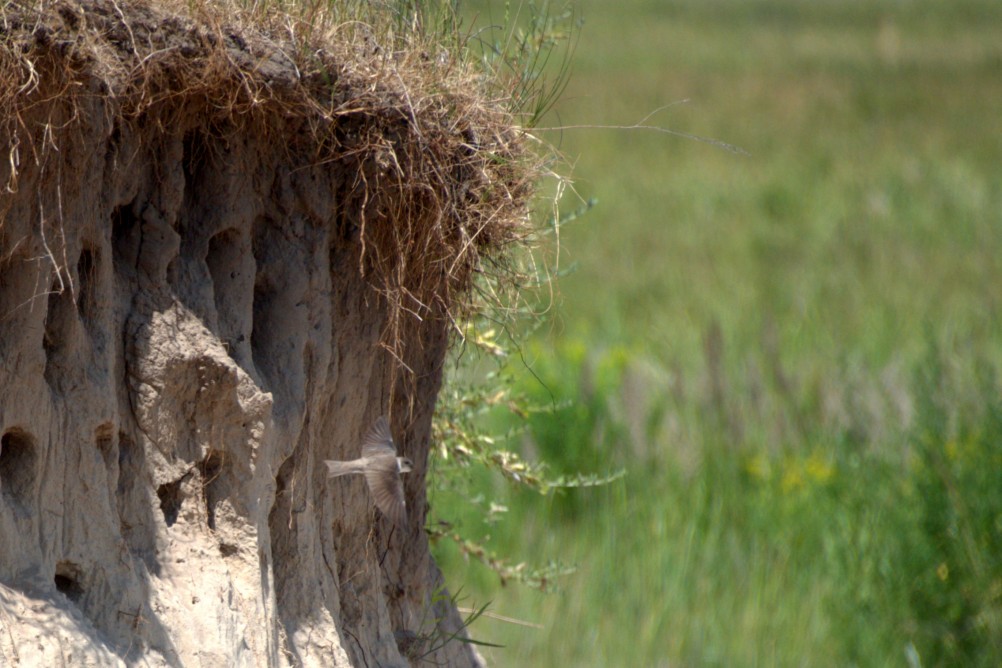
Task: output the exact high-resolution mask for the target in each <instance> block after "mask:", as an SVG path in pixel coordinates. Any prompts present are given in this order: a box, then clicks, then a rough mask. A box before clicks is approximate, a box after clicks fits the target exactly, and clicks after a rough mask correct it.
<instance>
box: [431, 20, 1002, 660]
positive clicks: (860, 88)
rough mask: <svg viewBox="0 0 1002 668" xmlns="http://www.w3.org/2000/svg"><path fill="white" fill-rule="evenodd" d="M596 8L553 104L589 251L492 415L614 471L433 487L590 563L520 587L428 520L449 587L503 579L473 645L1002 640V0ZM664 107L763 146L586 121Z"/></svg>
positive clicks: (740, 652) (491, 539) (670, 124)
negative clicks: (559, 486) (560, 482)
mask: <svg viewBox="0 0 1002 668" xmlns="http://www.w3.org/2000/svg"><path fill="white" fill-rule="evenodd" d="M493 7H494V10H493V11H494V13H495V18H498V15H499V14H500V13H501V11H503V10H499V8H498V4H497V3H495V4H494V5H493ZM514 8H515V5H512V9H513V10H514ZM575 8H576V12H577V14H578V15H579V16H582V17H583V19H584V26H583V28H582V29H581V31H580V39H579V42H578V46H577V50H576V52H575V54H574V57H573V61H572V63H573V72H572V77H571V80H570V84H569V86H568V87H567V89H566V91H565V92H564V94H563V96H562V97H561V100H560V102H559V103H558V104H557V105H556V107H555V108H554V109H553V110H552V111H551V112H550V113H549V114H548V115H547V116H546V117H545V118H544V119H543V120H542V122H541V123H540V125H542V126H544V127H557V126H561V127H564V128H565V129H563V130H544V129H540V130H537V131H536V134H537V135H539V136H540V137H543V138H545V139H546V140H547V141H549V142H550V143H551V144H553V145H554V146H556V147H557V148H558V149H559V150H560V152H561V153H562V154H563V156H564V157H565V158H566V160H567V162H568V164H569V165H570V167H569V168H568V169H564V172H567V171H570V172H571V175H572V177H573V180H574V191H575V192H574V193H569V194H568V195H567V196H565V198H564V200H563V207H564V209H565V210H570V209H574V208H576V207H578V206H580V204H581V201H582V200H584V199H587V198H592V197H593V198H596V199H597V200H598V205H597V206H596V207H595V208H594V209H592V210H591V211H589V212H588V213H587V214H586V215H584V216H582V217H580V218H579V219H577V220H575V221H573V222H570V223H567V224H566V225H564V226H563V227H562V228H561V230H560V237H559V249H560V251H559V269H560V270H561V271H563V270H567V269H573V271H570V272H569V273H567V274H566V275H564V276H563V277H562V278H560V279H559V280H558V281H557V283H556V285H555V290H556V292H555V299H554V300H553V303H552V305H549V303H548V301H547V293H546V292H545V291H544V293H543V294H542V296H541V297H540V299H541V300H542V301H541V303H544V304H546V305H549V306H550V310H549V312H548V314H547V315H546V317H545V319H544V320H543V324H542V327H540V328H539V329H537V330H536V331H535V332H534V333H533V334H532V335H531V336H530V337H529V339H528V340H527V341H525V342H523V344H522V346H521V350H520V351H519V353H520V354H513V355H512V356H511V359H510V360H509V363H508V365H507V367H506V368H505V370H504V373H503V376H504V377H505V378H507V379H509V382H510V383H512V384H513V388H514V391H515V392H516V393H521V394H524V395H526V396H528V397H530V398H531V400H532V401H534V402H536V403H537V404H540V405H542V406H548V407H549V408H550V410H548V411H544V412H538V413H533V414H532V415H530V416H529V417H528V418H527V419H523V418H521V417H518V416H515V415H513V414H511V413H504V412H503V411H495V414H494V415H493V416H491V417H490V419H489V422H491V424H492V425H493V427H494V428H495V429H496V430H498V431H501V432H503V431H505V430H507V429H509V428H511V427H514V426H516V425H521V426H526V425H527V431H525V432H524V433H523V434H522V435H520V436H519V437H518V438H516V439H515V440H514V442H512V443H510V444H509V446H510V447H512V448H515V449H518V450H519V451H520V452H521V453H522V454H523V455H524V456H526V457H527V458H530V459H534V460H541V461H545V462H547V463H548V465H549V466H550V467H551V470H552V471H553V472H554V473H574V472H584V473H599V474H607V473H610V472H613V471H616V470H619V469H623V470H624V471H625V476H623V477H622V478H620V479H618V480H616V481H615V482H612V483H610V484H608V485H606V486H602V487H596V488H588V489H576V490H567V491H564V492H562V493H561V492H553V493H550V494H547V495H540V494H537V493H534V492H531V491H522V490H517V489H513V488H512V487H511V486H510V485H508V484H506V483H504V482H503V481H501V480H500V479H497V478H495V477H492V476H491V475H487V474H485V473H483V472H476V471H471V472H470V473H469V475H470V480H471V485H472V488H471V490H467V491H465V492H463V493H459V492H455V491H454V492H450V491H449V490H440V491H438V492H437V493H435V494H434V495H433V497H432V506H433V513H434V516H435V517H439V518H449V519H450V520H451V521H452V522H454V524H455V525H456V526H457V527H458V529H459V530H460V531H461V532H462V533H463V535H465V536H467V537H471V538H475V539H477V540H479V541H481V542H482V543H483V544H484V545H485V546H487V547H488V548H489V549H490V550H493V551H494V552H496V553H497V554H499V555H502V556H505V557H507V558H509V559H510V560H511V561H512V562H513V563H518V562H522V561H524V562H526V566H525V568H526V569H527V570H531V569H532V568H536V567H542V566H545V565H547V564H550V563H555V564H556V563H559V564H567V565H574V566H576V570H575V571H574V572H573V573H570V574H567V575H563V576H558V577H554V578H553V579H552V580H549V581H547V583H546V584H547V586H546V589H547V591H546V592H539V591H537V590H535V589H532V588H529V587H526V586H524V585H522V584H519V583H518V582H514V581H509V582H507V584H505V585H504V586H502V584H501V583H500V579H499V577H498V576H497V575H496V574H495V573H494V572H492V571H491V570H490V569H487V568H485V567H484V566H483V565H481V564H480V563H479V562H478V561H477V560H475V559H472V560H471V559H468V558H466V557H464V556H463V555H462V554H461V552H460V550H459V549H458V548H457V546H456V544H455V543H453V542H452V541H449V540H440V541H438V542H437V543H436V544H435V550H436V556H437V558H438V559H439V561H440V563H441V565H442V567H443V570H444V572H445V574H446V577H447V580H448V582H449V585H450V588H451V589H452V590H453V591H456V590H461V594H460V597H461V599H462V600H461V605H464V606H467V607H479V605H482V604H484V603H487V602H490V607H489V608H488V610H489V612H490V613H492V614H493V615H494V616H493V617H488V616H482V617H480V618H479V619H478V620H477V621H476V622H475V623H474V624H473V626H472V629H471V634H472V636H473V637H474V638H476V639H477V640H483V641H487V642H491V643H497V644H501V645H504V647H503V648H486V649H484V650H483V653H484V655H485V656H486V657H487V658H488V660H489V661H490V662H491V663H492V664H494V665H498V666H572V665H573V666H669V665H670V666H714V665H716V666H756V665H758V666H912V667H915V666H998V665H1002V392H1000V381H999V377H998V372H999V370H1000V369H1002V322H1000V307H1002V303H1000V302H1002V2H998V1H997V0H939V1H935V2H933V1H929V0H910V1H909V0H867V1H863V0H840V1H835V0H774V1H771V2H770V1H765V0H705V1H699V0H663V1H660V2H655V1H653V0H626V1H623V2H603V1H599V0H580V1H579V2H577V3H576V4H575ZM480 16H481V21H480V22H481V23H483V18H484V14H483V13H482V10H481V14H480ZM666 105H667V108H665V109H663V110H661V111H659V112H658V113H656V114H654V115H653V116H652V117H651V118H649V119H647V121H645V123H646V124H651V125H658V126H662V127H666V128H670V129H671V130H673V131H676V132H679V133H685V134H689V135H698V136H700V137H705V138H710V139H713V140H719V141H720V142H726V143H727V144H731V145H734V146H737V147H740V148H741V149H742V151H743V152H734V151H730V150H727V149H726V148H722V147H721V146H720V145H718V144H714V143H710V142H705V141H699V140H694V139H687V138H684V137H681V136H677V135H670V134H664V133H657V132H654V131H648V130H640V129H633V130H625V129H598V128H594V127H593V128H589V129H574V128H572V127H571V126H580V125H588V126H629V125H632V124H635V123H638V122H640V121H641V120H642V119H644V117H645V116H647V114H648V113H650V112H652V111H655V110H657V109H659V108H662V107H666ZM575 193H576V194H575ZM578 198H580V199H578ZM527 367H528V368H529V369H531V373H530V372H529V371H528V370H527ZM489 504H493V510H494V512H484V508H485V507H487V506H488V505H489ZM499 616H504V617H508V618H513V619H515V620H518V621H519V622H522V623H521V624H518V623H514V622H511V621H505V620H503V619H500V618H499ZM525 623H529V624H532V626H527V625H525Z"/></svg>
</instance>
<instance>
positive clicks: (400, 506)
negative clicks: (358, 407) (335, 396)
mask: <svg viewBox="0 0 1002 668" xmlns="http://www.w3.org/2000/svg"><path fill="white" fill-rule="evenodd" d="M324 464H327V478H328V479H330V478H336V477H338V476H342V475H350V474H352V473H363V474H365V481H366V482H367V483H368V484H369V491H370V492H371V493H372V498H373V500H375V502H376V507H377V508H379V509H380V510H381V511H382V512H383V514H384V515H386V517H388V518H389V519H390V520H391V521H392V522H393V523H394V524H396V525H397V526H401V527H402V526H404V525H405V524H406V523H407V507H406V503H405V501H404V483H403V481H402V480H401V479H400V474H401V473H407V472H408V471H410V470H411V469H412V468H413V464H412V462H411V460H409V459H407V458H406V457H397V449H396V448H395V447H394V445H393V435H392V434H391V433H390V423H389V421H388V420H387V419H386V416H381V417H380V418H379V419H378V420H376V422H375V424H373V425H372V427H370V428H369V431H368V433H366V435H365V438H364V439H363V440H362V456H361V458H359V459H354V460H352V461H350V462H332V461H330V460H325V461H324Z"/></svg>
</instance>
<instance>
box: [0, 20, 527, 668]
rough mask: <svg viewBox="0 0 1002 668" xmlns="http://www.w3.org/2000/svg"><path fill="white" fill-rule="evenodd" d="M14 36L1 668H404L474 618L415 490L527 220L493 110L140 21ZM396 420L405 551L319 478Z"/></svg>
mask: <svg viewBox="0 0 1002 668" xmlns="http://www.w3.org/2000/svg"><path fill="white" fill-rule="evenodd" d="M0 35H2V37H3V45H2V47H0V77H2V78H3V85H4V86H5V90H4V91H3V93H2V94H0V128H2V131H0V145H2V146H0V148H3V156H4V160H3V161H2V162H0V184H2V185H3V186H5V187H6V190H5V192H3V193H2V194H0V216H2V218H0V364H2V366H0V434H2V444H0V657H2V661H0V664H10V665H45V666H53V665H102V666H103V665H114V664H116V663H129V664H132V663H138V664H142V665H147V664H148V665H171V666H194V665H204V666H223V665H247V666H260V665H287V664H289V665H307V666H309V665H325V666H329V665H355V666H363V665H365V666H390V665H409V664H410V662H411V661H415V660H416V658H417V657H418V656H419V655H420V654H422V653H423V652H424V651H426V650H427V649H429V648H428V646H427V645H424V646H422V643H421V641H420V639H421V638H423V637H426V636H429V635H432V634H434V633H435V629H436V628H439V629H440V630H445V631H450V630H453V629H455V628H457V624H458V617H457V615H456V611H455V610H453V609H451V608H450V606H449V605H447V604H443V603H442V602H441V601H439V599H440V598H441V597H436V596H435V593H436V590H437V589H438V588H439V587H440V586H441V577H440V575H439V573H438V571H437V569H436V567H435V565H434V563H433V561H432V560H431V558H430V556H429V552H428V544H427V540H426V536H425V534H424V531H423V520H424V516H425V512H426V501H425V493H424V483H425V473H426V470H427V466H426V461H427V456H428V451H429V435H430V421H431V412H432V409H433V405H434V401H435V396H436V393H437V391H438V388H439V384H440V379H441V369H442V363H443V359H444V356H445V354H446V349H447V345H448V331H449V328H450V324H449V322H450V318H449V313H450V311H451V310H453V309H454V308H456V303H457V301H456V299H457V295H459V294H461V293H462V292H463V291H464V290H465V289H466V288H468V284H469V280H470V276H471V275H472V273H473V271H474V270H475V269H477V267H479V266H480V262H481V255H482V254H486V253H488V252H491V251H492V249H493V250H498V249H503V247H504V245H505V244H506V243H508V242H509V241H511V239H513V238H514V234H513V232H512V230H514V229H515V226H516V225H517V223H518V222H519V220H520V217H521V216H522V215H523V213H524V204H525V202H524V200H525V192H526V188H527V185H526V183H525V182H524V181H522V180H521V177H520V176H519V175H518V169H517V167H513V165H517V163H518V159H517V158H518V156H517V155H515V154H514V153H512V151H514V149H513V146H512V144H511V143H510V138H511V136H512V135H511V132H510V128H509V127H506V126H505V123H504V122H503V121H504V119H503V117H501V116H498V115H497V114H496V113H495V112H494V111H492V110H491V109H490V108H489V107H486V108H484V109H480V108H479V107H478V108H475V109H472V110H471V108H470V107H469V106H464V104H466V103H467V102H469V100H468V99H467V98H464V97H463V96H462V95H458V94H457V95H453V96H452V97H449V95H450V94H449V92H448V89H447V88H448V87H447V86H445V84H447V83H448V81H445V83H443V86H444V88H443V90H445V92H441V91H438V92H436V93H435V97H434V99H431V100H429V99H428V98H424V102H421V100H420V99H418V100H417V101H415V98H420V96H419V95H418V93H419V91H417V90H415V89H414V88H411V87H412V86H413V85H415V84H414V81H412V80H409V79H408V77H411V76H413V75H414V72H415V71H418V72H421V71H423V72H424V74H422V75H421V76H424V77H426V78H425V81H427V80H429V79H434V78H435V77H436V76H437V75H436V74H435V72H434V71H430V70H429V69H428V68H433V67H434V66H435V64H434V63H432V64H427V65H420V67H418V68H417V69H416V70H415V69H413V68H412V69H411V70H407V69H406V67H404V65H405V64H406V63H403V59H404V57H403V56H399V55H398V56H387V55H375V56H372V57H371V58H370V59H369V60H367V61H364V62H363V61H358V60H356V61H351V60H350V59H347V58H346V56H345V53H344V52H342V53H341V55H340V56H338V55H337V54H326V55H324V56H323V57H321V58H320V61H319V64H317V63H316V62H314V63H313V67H314V69H313V70H309V71H308V70H307V69H306V68H305V67H304V65H303V63H295V62H293V60H292V59H290V58H288V57H287V55H286V53H287V51H288V50H287V49H283V48H279V46H276V45H275V43H274V42H271V41H269V40H267V39H266V38H264V37H261V36H257V35H254V34H251V33H247V32H243V33H240V34H238V33H236V32H228V31H227V30H226V29H222V28H219V27H218V26H216V27H207V26H206V25H202V24H199V23H197V22H193V21H191V20H189V19H182V18H177V17H175V16H170V15H167V14H164V13H162V12H160V11H159V10H157V9H155V8H154V7H151V6H150V5H147V4H143V3H132V2H118V3H112V2H78V3H57V4H51V5H45V6H44V7H42V8H41V9H38V8H36V9H35V10H32V11H31V12H28V11H27V10H25V11H24V12H22V13H20V14H14V13H8V14H5V16H4V21H3V25H2V33H0ZM373 52H375V50H373ZM325 58H326V60H324V59H325ZM338 58H341V60H338ZM419 59H420V57H419ZM421 67H424V68H425V69H424V70H421V69H420V68H421ZM429 71H430V74H429ZM446 74H447V73H443V75H442V77H443V79H447V76H446ZM461 88H463V87H462V86H459V87H458V88H457V90H458V89H461ZM473 99H474V101H476V98H475V97H474V98H473ZM464 100H466V102H464ZM474 106H475V105H474ZM474 112H475V113H474ZM478 114H479V115H478ZM478 119H479V120H478ZM498 119H500V120H501V121H502V122H500V123H497V121H498ZM481 121H482V122H481ZM478 123H480V124H479V125H478ZM481 156H487V157H486V158H483V159H481ZM503 156H508V157H509V158H510V160H501V159H499V158H500V157H503ZM478 160H481V161H480V162H478ZM506 169H508V170H512V171H510V172H500V171H497V170H506ZM434 174H440V176H442V178H441V179H439V180H435V178H434ZM429 175H432V176H429ZM492 225H494V226H493V227H492ZM505 226H509V227H507V228H506V227H505ZM382 413H388V414H389V415H390V416H391V423H392V426H393V431H394V435H395V437H396V440H397V442H398V444H399V447H400V449H401V450H402V453H403V454H405V455H407V456H409V457H410V458H412V459H413V460H414V461H415V462H416V469H415V471H414V472H413V473H411V474H409V475H408V476H406V477H405V488H406V495H407V502H408V508H409V518H408V520H409V523H408V525H407V527H406V529H405V530H402V529H395V528H393V527H392V525H391V524H390V523H389V522H388V521H387V520H386V519H385V518H382V517H381V516H380V515H379V514H378V512H377V511H376V510H375V509H374V508H373V506H372V504H371V500H370V498H369V494H368V490H367V489H366V488H365V485H364V482H363V481H362V480H360V479H341V480H338V481H335V482H333V483H328V482H327V481H326V480H325V479H324V467H323V465H322V460H324V459H348V458H352V457H355V456H357V455H358V448H359V439H360V436H361V435H362V434H363V432H364V431H365V429H366V428H367V427H368V425H369V424H370V423H371V422H372V420H373V419H374V418H375V417H376V416H378V415H380V414H382ZM435 601H438V602H435ZM395 632H397V637H396V638H395V635H394V634H395ZM400 632H403V635H404V636H409V639H410V640H411V641H413V639H414V637H415V636H414V635H413V634H416V636H417V638H418V641H417V642H416V643H415V642H410V643H409V648H408V649H407V650H406V651H401V649H400V647H399V646H398V642H397V638H399V637H402V636H401V635H400ZM423 660H431V661H437V662H439V663H440V664H441V663H447V664H456V665H469V664H476V663H477V662H478V661H479V659H478V658H477V656H476V655H475V653H474V652H472V651H471V650H469V649H468V646H467V645H464V644H462V643H459V642H453V643H450V644H449V645H447V646H446V647H445V648H444V649H440V650H438V651H437V652H436V653H434V654H433V655H430V656H426V657H423Z"/></svg>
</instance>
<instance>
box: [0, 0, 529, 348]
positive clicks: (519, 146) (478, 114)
mask: <svg viewBox="0 0 1002 668" xmlns="http://www.w3.org/2000/svg"><path fill="white" fill-rule="evenodd" d="M366 6H367V5H366V4H365V3H362V4H359V5H352V4H351V3H347V4H342V5H330V4H324V5H321V4H319V3H314V4H312V5H310V4H303V3H300V4H294V5H291V7H292V8H293V9H294V11H291V10H290V6H288V5H283V6H276V5H259V4H256V3H255V4H252V5H241V4H233V3H209V2H207V1H206V0H193V1H191V2H170V1H168V0H164V1H161V2H143V1H136V0H118V1H116V0H87V1H84V0H66V1H63V2H44V1H40V2H34V3H6V4H5V5H4V6H3V8H0V150H2V155H3V157H4V160H2V161H0V187H2V188H4V189H5V192H0V245H2V247H3V248H9V247H10V244H8V243H6V241H5V239H4V236H5V232H4V230H3V225H4V224H3V221H4V220H5V216H6V213H7V211H8V210H9V207H10V200H11V197H10V194H11V193H16V192H17V191H18V189H19V188H20V187H21V176H22V174H23V172H24V169H25V166H26V165H27V164H28V163H29V162H30V163H33V164H34V166H36V167H38V168H39V170H40V172H41V173H44V172H45V169H46V165H47V164H48V163H49V161H52V160H53V157H54V156H55V155H56V154H57V153H58V151H59V147H60V146H61V145H62V144H63V143H64V142H67V141H73V137H74V135H75V134H78V133H79V131H80V128H82V127H84V126H85V125H86V124H93V123H95V122H98V121H100V122H102V123H105V124H107V126H108V127H109V128H110V127H114V126H115V125H116V124H118V123H126V124H135V125H137V126H138V125H141V126H142V127H143V128H144V129H145V131H146V132H147V133H148V132H149V129H150V128H155V130H156V132H157V133H159V135H160V136H163V137H166V136H168V135H169V134H170V133H177V132H178V131H179V129H190V128H198V129H199V130H200V131H203V132H206V133H208V134H210V135H211V134H213V133H222V132H233V130H234V128H236V129H242V130H245V131H253V132H256V133H266V134H265V136H271V137H274V139H275V141H276V142H277V143H281V144H282V145H286V146H288V150H289V151H290V153H293V152H294V153H295V155H296V156H299V157H300V159H301V156H303V155H306V156H309V159H310V161H312V162H313V163H314V164H317V163H337V166H338V168H339V169H340V170H341V172H342V173H344V174H349V175H356V176H355V178H354V180H353V181H352V180H351V179H348V180H347V182H346V183H345V185H344V192H341V193H337V195H338V197H337V198H336V201H338V202H339V205H340V207H341V211H340V212H339V215H341V216H343V217H344V220H346V221H347V222H349V223H351V224H353V225H354V226H356V227H357V228H358V229H359V230H360V235H361V241H362V252H361V254H360V257H359V263H360V270H361V271H362V272H363V273H364V274H365V275H366V276H367V277H368V279H369V280H370V281H371V282H372V284H373V285H375V286H376V288H377V289H378V290H379V291H380V293H381V294H382V295H384V296H385V298H386V299H387V300H388V302H389V304H390V305H391V307H392V308H391V312H392V314H393V315H392V317H391V319H390V322H389V325H388V327H387V330H386V332H385V333H384V344H385V345H386V346H387V347H388V349H389V350H390V351H391V353H393V354H394V355H395V356H396V357H397V359H398V360H400V362H401V364H402V365H403V359H402V356H401V349H400V346H401V345H402V344H401V342H402V341H403V340H404V338H405V337H404V328H405V325H406V323H407V322H408V321H409V320H408V319H411V320H410V321H411V322H414V321H413V318H417V319H418V320H421V319H426V318H428V317H432V318H440V317H445V318H456V317H457V316H459V315H461V314H462V313H463V311H464V309H466V308H468V306H469V304H470V300H469V295H470V294H471V291H470V287H471V285H472V281H473V279H474V277H475V274H476V273H477V272H479V271H481V270H482V269H483V268H484V267H485V266H488V265H489V266H490V269H489V272H493V273H494V274H495V275H498V273H501V274H503V273H504V272H505V271H506V270H505V269H503V268H502V267H504V266H505V265H506V263H505V262H504V258H505V257H506V251H507V250H509V249H510V247H511V245H512V244H513V242H519V241H524V239H525V236H526V229H527V228H526V221H527V215H528V204H529V200H530V198H531V195H532V191H533V184H534V183H535V181H536V180H537V179H538V177H539V175H540V171H541V165H540V162H539V159H538V158H537V157H536V156H535V155H534V154H532V153H531V152H530V151H528V150H527V149H526V146H525V144H526V135H525V134H524V133H523V132H521V131H520V129H519V128H518V126H517V123H516V119H515V117H514V116H513V115H512V114H511V113H510V112H509V111H508V110H509V109H512V108H513V107H512V106H511V105H510V103H506V101H505V98H506V92H505V91H504V90H503V89H499V87H498V83H499V79H498V78H497V77H492V76H491V75H490V74H485V73H484V72H483V71H482V70H481V69H479V68H478V67H476V66H475V64H471V63H470V62H468V61H469V60H470V59H469V58H467V57H466V56H464V54H465V49H463V48H462V47H461V45H459V43H458V42H453V41H451V40H455V39H457V38H456V33H455V31H454V30H450V29H449V28H448V27H446V29H444V30H443V29H442V28H441V27H436V28H433V29H425V28H424V27H423V26H420V25H417V23H415V22H417V21H419V18H420V17H408V16H406V15H402V14H400V13H394V11H391V10H386V13H385V15H381V14H380V13H379V10H378V9H371V8H370V9H366V8H365V7H366ZM380 17H382V18H380ZM360 18H367V19H372V20H369V21H361V20H359V19H360ZM40 110H41V111H42V112H43V116H44V117H45V118H46V122H44V123H42V124H38V123H32V124H28V123H26V122H25V120H24V119H26V118H28V117H31V118H37V117H38V113H39V111H40ZM5 207H6V208H5ZM67 224H69V223H67ZM57 266H58V263H57Z"/></svg>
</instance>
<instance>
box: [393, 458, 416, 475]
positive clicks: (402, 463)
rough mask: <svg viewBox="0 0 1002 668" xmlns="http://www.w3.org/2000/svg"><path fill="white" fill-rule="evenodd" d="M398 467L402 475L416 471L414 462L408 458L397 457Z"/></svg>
mask: <svg viewBox="0 0 1002 668" xmlns="http://www.w3.org/2000/svg"><path fill="white" fill-rule="evenodd" d="M397 467H398V468H399V469H400V472H401V473H407V472H409V471H412V470H413V469H414V462H412V461H411V460H410V459H408V458H407V457H397Z"/></svg>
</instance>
